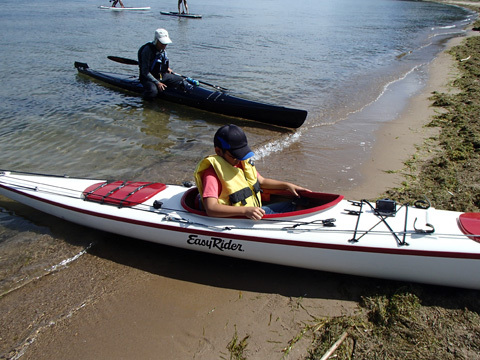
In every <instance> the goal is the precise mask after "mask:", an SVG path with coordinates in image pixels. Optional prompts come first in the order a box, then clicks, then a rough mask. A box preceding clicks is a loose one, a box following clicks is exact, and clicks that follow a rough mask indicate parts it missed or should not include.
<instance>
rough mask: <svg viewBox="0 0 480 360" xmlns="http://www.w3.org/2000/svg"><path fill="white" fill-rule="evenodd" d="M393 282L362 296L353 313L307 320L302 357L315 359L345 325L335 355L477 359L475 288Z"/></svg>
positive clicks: (479, 320) (479, 318) (479, 336)
mask: <svg viewBox="0 0 480 360" xmlns="http://www.w3.org/2000/svg"><path fill="white" fill-rule="evenodd" d="M394 288H395V286H392V287H391V289H388V286H387V290H386V289H385V288H383V287H382V290H381V292H380V293H372V294H371V295H365V296H363V297H362V301H361V302H360V307H359V312H358V314H357V315H356V316H341V317H336V318H329V319H323V320H320V319H317V320H316V321H315V323H318V324H320V326H318V325H314V326H311V325H309V326H310V327H311V328H313V327H315V330H316V331H314V332H313V336H314V344H315V346H314V349H313V350H312V351H311V352H310V354H309V356H308V357H307V359H308V360H315V359H321V358H322V356H323V355H324V354H326V353H327V351H328V350H329V348H330V347H331V346H332V345H333V344H334V343H335V341H337V340H338V339H339V338H340V337H341V335H342V333H344V332H345V331H346V332H347V333H348V337H347V338H346V339H345V341H344V342H342V344H341V345H340V346H339V347H338V349H336V351H335V353H334V356H335V357H334V358H335V359H342V360H343V359H369V360H370V359H385V360H397V359H432V360H433V359H442V360H450V359H452V360H453V359H480V315H479V310H480V304H479V302H478V300H477V299H476V295H478V293H477V292H475V291H466V290H458V289H448V290H445V289H442V288H440V287H429V286H423V287H422V286H420V285H417V286H408V287H405V288H396V289H395V290H393V289H394ZM390 290H392V291H390ZM460 304H461V305H460ZM468 308H470V309H471V310H469V309H468ZM332 358H333V357H332Z"/></svg>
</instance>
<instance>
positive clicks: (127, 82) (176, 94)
mask: <svg viewBox="0 0 480 360" xmlns="http://www.w3.org/2000/svg"><path fill="white" fill-rule="evenodd" d="M75 67H76V68H77V70H78V72H79V73H81V74H85V75H87V76H90V77H92V78H95V79H98V80H101V81H103V82H105V83H107V84H110V85H114V86H117V87H119V88H121V89H125V90H128V91H133V92H135V93H138V94H141V93H143V86H142V84H140V81H139V80H138V78H133V77H132V76H131V75H119V74H114V75H111V74H107V73H104V72H100V71H95V70H92V69H90V68H89V67H88V65H87V64H86V63H82V62H75ZM204 84H205V83H204ZM158 98H159V99H162V100H167V101H171V102H174V103H177V104H182V105H187V106H191V107H194V108H197V109H202V110H206V111H211V112H214V113H217V114H223V115H229V116H235V117H240V118H244V119H250V120H256V121H260V122H263V123H267V124H272V125H276V126H282V127H288V128H294V129H296V128H298V127H300V126H302V124H303V123H304V122H305V119H306V117H307V112H306V111H305V110H299V109H291V108H286V107H283V106H277V105H270V104H265V103H260V102H256V101H250V100H246V99H242V98H239V97H235V96H231V95H229V94H228V93H226V92H225V91H223V90H221V89H220V88H218V87H216V88H214V90H210V89H206V88H204V87H202V86H201V85H200V86H192V87H191V89H189V90H179V89H173V88H167V89H166V90H164V91H162V92H161V93H160V94H159V96H158Z"/></svg>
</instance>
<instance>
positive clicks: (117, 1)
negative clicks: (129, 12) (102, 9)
mask: <svg viewBox="0 0 480 360" xmlns="http://www.w3.org/2000/svg"><path fill="white" fill-rule="evenodd" d="M110 2H113V4H112V7H117V4H118V3H120V6H121V7H122V8H124V7H125V6H123V2H122V0H110Z"/></svg>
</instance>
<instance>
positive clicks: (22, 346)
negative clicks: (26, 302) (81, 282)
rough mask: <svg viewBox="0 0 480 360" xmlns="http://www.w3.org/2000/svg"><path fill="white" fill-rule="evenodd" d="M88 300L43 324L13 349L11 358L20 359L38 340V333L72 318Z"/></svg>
mask: <svg viewBox="0 0 480 360" xmlns="http://www.w3.org/2000/svg"><path fill="white" fill-rule="evenodd" d="M87 304H88V302H84V303H82V304H80V305H79V306H77V307H75V308H73V309H72V310H70V311H69V312H68V314H66V315H61V316H59V317H58V318H57V319H55V320H51V321H49V322H48V324H46V325H43V326H40V327H38V328H37V329H35V330H34V331H33V332H32V333H31V334H30V335H29V336H28V337H27V338H26V339H25V340H24V341H23V343H22V344H20V345H19V346H18V347H17V348H16V349H13V350H12V352H14V354H15V355H14V356H12V357H11V360H18V359H20V358H21V357H22V356H23V355H24V354H25V351H26V350H27V348H28V347H29V346H30V345H32V344H33V343H34V342H35V341H36V340H37V337H38V335H39V334H40V333H41V332H42V331H43V330H45V329H48V328H50V327H52V326H54V325H55V324H56V323H58V322H59V321H62V320H65V319H68V318H71V317H72V316H73V315H74V314H75V313H76V312H77V311H79V310H80V309H83V308H84V307H85V306H87Z"/></svg>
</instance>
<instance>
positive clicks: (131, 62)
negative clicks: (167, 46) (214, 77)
mask: <svg viewBox="0 0 480 360" xmlns="http://www.w3.org/2000/svg"><path fill="white" fill-rule="evenodd" d="M107 57H108V58H109V59H110V60H113V61H116V62H118V63H121V64H127V65H138V61H137V60H133V59H127V58H123V57H119V56H107ZM174 74H175V75H178V76H181V77H182V78H184V79H187V76H184V75H181V74H177V73H174ZM197 81H198V82H199V83H200V84H203V85H207V86H210V87H212V88H214V89H217V90H222V91H228V89H227V88H224V87H221V86H218V85H213V84H209V83H207V82H205V81H201V80H197Z"/></svg>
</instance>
